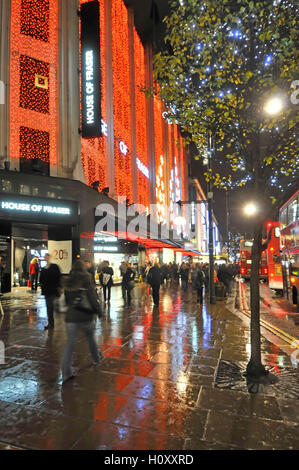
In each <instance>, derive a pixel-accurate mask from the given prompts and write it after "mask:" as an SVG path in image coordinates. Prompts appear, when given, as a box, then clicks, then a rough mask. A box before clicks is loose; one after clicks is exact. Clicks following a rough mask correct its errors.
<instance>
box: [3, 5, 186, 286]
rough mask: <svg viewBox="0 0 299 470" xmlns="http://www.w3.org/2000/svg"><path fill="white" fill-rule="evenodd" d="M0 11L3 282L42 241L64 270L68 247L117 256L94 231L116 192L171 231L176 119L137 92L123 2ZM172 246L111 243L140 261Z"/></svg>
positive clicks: (147, 62)
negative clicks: (166, 116)
mask: <svg viewBox="0 0 299 470" xmlns="http://www.w3.org/2000/svg"><path fill="white" fill-rule="evenodd" d="M1 8H3V11H1V12H0V13H1V15H0V22H1V24H0V48H1V60H0V80H1V84H3V83H4V84H5V90H4V91H5V93H4V95H5V96H4V103H3V104H1V105H0V205H1V204H4V205H3V207H2V208H0V237H2V238H1V240H0V248H1V247H2V248H1V249H2V252H3V259H5V270H6V274H7V285H9V284H10V285H13V284H18V279H20V278H21V277H22V270H25V271H26V270H27V269H28V266H25V264H26V263H27V265H28V262H29V260H30V258H31V257H32V256H34V255H36V256H38V257H40V258H41V259H42V258H43V254H44V252H45V250H48V249H51V251H52V252H53V253H55V254H57V253H58V255H57V256H58V259H57V260H56V261H57V262H58V263H60V265H61V267H62V269H63V271H65V272H66V271H67V270H68V268H69V266H70V264H71V261H72V260H73V259H75V258H76V257H79V256H81V258H83V257H84V259H85V258H87V257H88V258H89V259H90V260H91V261H97V262H98V261H99V260H100V259H101V255H103V259H109V256H108V255H111V256H110V258H111V260H112V255H114V258H113V263H114V262H115V263H118V262H119V259H117V261H115V260H116V252H114V254H113V251H111V252H109V251H107V252H104V251H103V253H101V251H100V248H99V246H100V245H99V244H98V243H97V240H96V239H95V238H96V237H98V236H99V235H98V234H95V233H94V227H95V225H94V220H95V209H96V207H97V206H98V205H99V204H101V203H108V202H109V203H111V204H112V205H114V206H115V207H116V206H117V204H118V203H117V201H118V198H119V197H122V198H124V199H125V200H127V204H132V203H137V204H141V205H142V206H143V207H144V208H145V210H146V211H147V214H149V212H150V205H151V204H156V205H157V206H156V207H157V210H155V213H154V214H152V216H154V217H155V218H156V220H157V221H158V222H159V223H161V224H163V223H164V224H165V223H169V224H170V228H173V227H174V219H175V204H176V201H177V200H178V199H181V200H184V199H186V198H187V191H188V177H187V155H186V151H185V149H184V147H183V141H182V137H181V135H180V132H179V129H178V126H176V125H171V124H169V123H167V122H166V120H165V119H164V118H163V105H162V103H161V100H160V99H159V97H157V96H151V97H149V98H148V97H146V95H145V93H144V90H145V89H147V88H149V87H151V86H152V84H153V82H152V77H153V74H152V49H151V46H150V44H145V45H144V44H143V43H142V42H141V40H140V38H139V36H138V34H137V31H136V29H135V26H134V15H133V10H132V9H130V8H127V6H126V5H125V3H124V2H123V0H98V1H94V0H92V1H84V0H67V1H65V0H10V1H9V0H7V1H6V2H5V6H4V2H2V3H1ZM78 11H79V12H80V15H78ZM92 12H97V15H94V16H93V17H94V18H96V19H97V23H96V24H95V23H93V28H94V31H95V33H94V34H93V35H91V34H89V35H88V28H86V24H85V23H84V21H85V20H84V18H88V15H90V14H92ZM96 31H98V32H96ZM95 36H98V37H97V38H95ZM95 39H96V40H95ZM89 126H90V127H89ZM103 190H104V191H103ZM46 207H48V208H50V209H44V208H46ZM28 208H29V209H28ZM44 210H45V212H44ZM59 210H61V211H62V212H63V211H65V212H64V213H60V212H59ZM51 211H52V212H51ZM68 211H69V212H68ZM62 217H64V219H62ZM62 220H64V222H62ZM84 234H89V235H88V236H85V235H84ZM124 243H127V245H128V246H127V247H126V248H123V247H124ZM130 244H131V245H130ZM146 245H147V246H146ZM111 246H114V245H111ZM171 246H172V245H171V243H170V244H167V243H160V244H159V243H158V245H156V246H154V247H153V246H151V243H148V244H147V243H146V242H145V241H143V240H139V242H138V243H137V242H132V241H130V240H129V239H128V240H127V241H126V242H125V241H123V240H122V241H121V242H119V241H117V242H116V245H115V246H114V248H112V250H115V249H116V248H115V247H117V254H119V256H121V255H122V254H123V255H130V256H131V257H132V261H137V260H139V262H145V261H146V259H149V258H150V256H151V253H152V251H151V250H154V249H157V250H158V251H159V253H162V256H160V255H159V259H160V260H161V259H163V253H164V257H165V260H166V258H167V261H168V260H171V259H175V258H174V255H173V253H174V250H173V249H172V248H171ZM17 249H18V250H20V252H17ZM22 250H23V251H22ZM163 250H164V251H163ZM171 250H172V251H171ZM122 251H123V253H122ZM25 255H26V256H25ZM65 257H66V258H67V259H68V261H67V262H66V259H65ZM16 258H17V259H18V261H16ZM21 258H22V262H21V261H20V260H21ZM60 258H61V259H60ZM55 259H56V258H55ZM24 260H25V261H24ZM17 268H18V272H17V270H16V269H17Z"/></svg>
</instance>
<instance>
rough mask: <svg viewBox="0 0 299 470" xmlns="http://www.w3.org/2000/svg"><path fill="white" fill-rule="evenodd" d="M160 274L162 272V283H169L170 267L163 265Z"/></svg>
mask: <svg viewBox="0 0 299 470" xmlns="http://www.w3.org/2000/svg"><path fill="white" fill-rule="evenodd" d="M160 272H161V277H162V279H161V283H162V284H164V281H165V280H166V283H167V280H168V277H169V269H168V266H167V264H162V266H161V268H160Z"/></svg>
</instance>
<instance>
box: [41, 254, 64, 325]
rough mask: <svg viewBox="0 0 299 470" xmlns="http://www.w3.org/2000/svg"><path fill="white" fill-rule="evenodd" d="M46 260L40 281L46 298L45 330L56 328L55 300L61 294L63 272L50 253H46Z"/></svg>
mask: <svg viewBox="0 0 299 470" xmlns="http://www.w3.org/2000/svg"><path fill="white" fill-rule="evenodd" d="M45 260H46V262H47V265H46V266H45V267H44V268H43V269H42V270H41V273H40V279H39V282H40V285H41V290H42V295H44V296H45V299H46V305H47V316H48V325H47V326H45V330H48V329H53V328H54V300H55V298H56V297H59V294H60V292H59V288H60V281H61V273H60V269H59V267H58V266H57V264H54V263H51V256H50V255H49V253H47V254H46V255H45Z"/></svg>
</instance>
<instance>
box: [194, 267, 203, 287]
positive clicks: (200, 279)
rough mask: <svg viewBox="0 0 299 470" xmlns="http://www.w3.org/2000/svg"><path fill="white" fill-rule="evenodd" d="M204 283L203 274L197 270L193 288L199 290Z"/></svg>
mask: <svg viewBox="0 0 299 470" xmlns="http://www.w3.org/2000/svg"><path fill="white" fill-rule="evenodd" d="M204 282H205V274H204V272H203V271H202V270H201V269H199V270H198V271H197V275H196V278H195V280H194V288H195V289H201V288H202V287H203V285H204Z"/></svg>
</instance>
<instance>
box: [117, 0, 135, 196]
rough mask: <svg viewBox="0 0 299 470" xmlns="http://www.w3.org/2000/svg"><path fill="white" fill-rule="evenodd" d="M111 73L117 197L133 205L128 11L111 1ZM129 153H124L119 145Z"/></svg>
mask: <svg viewBox="0 0 299 470" xmlns="http://www.w3.org/2000/svg"><path fill="white" fill-rule="evenodd" d="M111 16H112V69H113V121H114V173H115V193H116V195H117V196H124V197H126V198H127V199H128V200H129V201H130V202H136V201H133V191H132V163H131V153H130V145H131V102H130V85H129V84H130V69H129V27H128V11H127V8H126V7H125V5H124V3H123V1H122V0H112V12H111ZM121 142H122V143H124V145H125V146H126V147H127V149H128V151H127V152H126V154H124V153H123V152H121V150H120V143H121Z"/></svg>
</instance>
